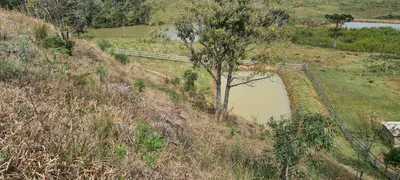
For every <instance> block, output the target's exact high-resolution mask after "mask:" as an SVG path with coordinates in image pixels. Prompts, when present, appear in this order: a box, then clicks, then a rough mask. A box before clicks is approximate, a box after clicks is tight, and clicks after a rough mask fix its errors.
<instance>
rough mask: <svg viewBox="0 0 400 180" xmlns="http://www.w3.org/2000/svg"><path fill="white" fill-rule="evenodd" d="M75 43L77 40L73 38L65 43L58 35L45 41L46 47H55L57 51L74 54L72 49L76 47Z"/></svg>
mask: <svg viewBox="0 0 400 180" xmlns="http://www.w3.org/2000/svg"><path fill="white" fill-rule="evenodd" d="M75 44H76V43H75V41H72V40H68V41H67V42H66V43H64V41H63V40H61V38H60V36H58V35H56V36H52V37H49V38H46V39H45V40H44V43H43V45H44V47H45V48H54V49H55V51H57V52H60V53H66V54H69V55H72V50H73V49H74V47H75Z"/></svg>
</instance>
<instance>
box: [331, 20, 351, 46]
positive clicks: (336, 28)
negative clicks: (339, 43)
mask: <svg viewBox="0 0 400 180" xmlns="http://www.w3.org/2000/svg"><path fill="white" fill-rule="evenodd" d="M324 17H325V19H326V20H327V21H328V22H331V23H335V24H336V26H335V27H334V28H332V29H331V30H332V32H333V34H332V37H333V38H334V41H333V47H334V48H336V40H337V37H338V36H339V35H340V30H341V28H339V24H342V23H344V22H350V21H353V20H354V17H353V16H352V15H349V14H326V15H325V16H324Z"/></svg>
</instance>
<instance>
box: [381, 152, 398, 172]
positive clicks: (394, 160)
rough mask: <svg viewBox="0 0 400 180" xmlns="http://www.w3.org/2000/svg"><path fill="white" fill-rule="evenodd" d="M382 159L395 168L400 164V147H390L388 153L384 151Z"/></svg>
mask: <svg viewBox="0 0 400 180" xmlns="http://www.w3.org/2000/svg"><path fill="white" fill-rule="evenodd" d="M383 160H384V161H385V163H386V164H387V165H392V166H394V167H395V168H397V167H398V166H400V148H392V149H390V151H389V152H388V153H385V154H384V156H383Z"/></svg>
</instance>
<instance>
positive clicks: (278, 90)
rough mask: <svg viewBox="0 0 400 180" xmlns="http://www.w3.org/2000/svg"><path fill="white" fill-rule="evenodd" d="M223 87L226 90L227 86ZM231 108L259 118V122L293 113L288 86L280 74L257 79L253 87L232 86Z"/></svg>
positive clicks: (251, 117)
mask: <svg viewBox="0 0 400 180" xmlns="http://www.w3.org/2000/svg"><path fill="white" fill-rule="evenodd" d="M249 73H250V72H240V75H241V76H246V75H248V74H249ZM223 84H226V79H223ZM222 89H223V91H222V92H225V87H223V88H222ZM223 97H224V95H223ZM229 109H231V110H232V112H233V113H235V114H237V115H239V116H241V117H243V118H245V119H247V120H250V121H253V120H257V122H258V123H266V122H268V120H269V119H270V117H271V116H274V117H275V118H277V119H280V117H281V116H282V115H284V116H289V117H290V114H291V110H290V101H289V97H288V94H287V91H286V87H285V85H284V84H283V82H282V79H281V78H280V77H279V76H278V75H276V76H273V77H271V78H270V79H265V80H261V81H257V82H255V83H253V84H252V87H249V86H247V85H241V86H237V87H234V88H232V89H231V93H230V97H229Z"/></svg>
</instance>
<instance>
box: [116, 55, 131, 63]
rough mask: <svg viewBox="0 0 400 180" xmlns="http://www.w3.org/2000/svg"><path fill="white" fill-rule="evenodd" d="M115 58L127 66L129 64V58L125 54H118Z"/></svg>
mask: <svg viewBox="0 0 400 180" xmlns="http://www.w3.org/2000/svg"><path fill="white" fill-rule="evenodd" d="M115 58H116V59H117V60H118V61H119V62H120V63H121V64H126V63H127V62H128V56H127V55H125V54H116V55H115Z"/></svg>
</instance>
